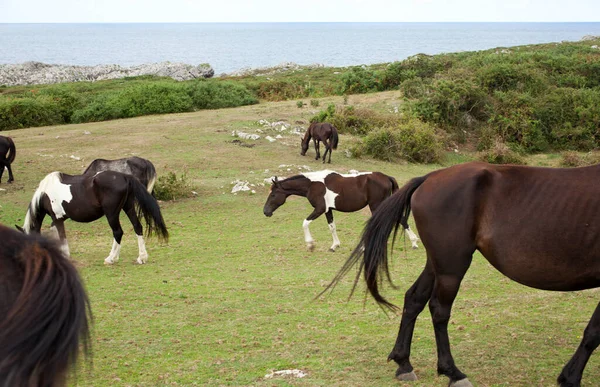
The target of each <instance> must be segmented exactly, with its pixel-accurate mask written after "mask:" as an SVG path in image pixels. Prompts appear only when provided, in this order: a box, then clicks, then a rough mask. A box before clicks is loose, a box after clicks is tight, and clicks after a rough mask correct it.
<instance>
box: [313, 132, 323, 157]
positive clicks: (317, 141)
mask: <svg viewBox="0 0 600 387" xmlns="http://www.w3.org/2000/svg"><path fill="white" fill-rule="evenodd" d="M313 142H314V143H315V152H316V153H317V156H316V157H315V160H318V159H320V158H321V152H320V150H319V140H317V138H316V137H313Z"/></svg>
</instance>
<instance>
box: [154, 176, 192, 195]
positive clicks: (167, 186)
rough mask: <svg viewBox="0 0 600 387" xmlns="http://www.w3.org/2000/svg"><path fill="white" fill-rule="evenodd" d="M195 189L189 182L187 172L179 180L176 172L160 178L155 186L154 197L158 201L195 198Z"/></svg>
mask: <svg viewBox="0 0 600 387" xmlns="http://www.w3.org/2000/svg"><path fill="white" fill-rule="evenodd" d="M193 191H194V187H193V186H192V185H191V183H190V182H189V181H188V178H187V174H186V172H183V173H182V174H181V176H180V177H179V178H177V175H176V174H175V173H174V172H168V173H167V174H166V175H164V176H159V178H158V180H157V182H156V185H155V186H154V196H155V197H156V199H158V200H176V199H183V198H189V197H192V196H194V193H193Z"/></svg>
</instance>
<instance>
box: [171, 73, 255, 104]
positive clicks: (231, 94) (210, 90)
mask: <svg viewBox="0 0 600 387" xmlns="http://www.w3.org/2000/svg"><path fill="white" fill-rule="evenodd" d="M182 85H185V86H186V91H187V93H188V94H189V96H190V98H191V100H192V106H193V108H194V109H221V108H227V107H236V106H245V105H253V104H256V103H258V99H256V97H255V96H254V95H252V93H250V91H249V90H248V89H247V88H246V87H245V86H243V85H240V84H237V83H233V82H225V81H223V82H219V81H212V80H211V81H208V80H198V81H195V82H192V83H188V84H182Z"/></svg>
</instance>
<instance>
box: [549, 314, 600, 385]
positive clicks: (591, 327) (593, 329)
mask: <svg viewBox="0 0 600 387" xmlns="http://www.w3.org/2000/svg"><path fill="white" fill-rule="evenodd" d="M598 345H600V304H598V306H596V310H595V311H594V314H592V318H591V319H590V322H589V323H588V325H587V327H586V328H585V331H584V332H583V339H581V343H580V344H579V347H578V348H577V351H575V354H574V355H573V357H572V358H571V360H569V362H568V363H567V364H566V365H565V367H564V368H563V370H562V372H561V373H560V375H559V377H558V380H557V381H558V384H559V385H560V386H563V387H567V386H573V387H577V386H579V385H580V384H581V375H582V374H583V369H584V368H585V365H586V364H587V362H588V360H589V358H590V356H591V355H592V352H594V350H595V349H596V348H597V347H598Z"/></svg>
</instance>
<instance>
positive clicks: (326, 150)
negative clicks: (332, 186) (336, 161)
mask: <svg viewBox="0 0 600 387" xmlns="http://www.w3.org/2000/svg"><path fill="white" fill-rule="evenodd" d="M323 145H325V153H324V154H323V164H325V159H326V158H327V152H329V163H331V144H330V143H328V142H327V140H326V139H325V140H323Z"/></svg>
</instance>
